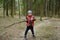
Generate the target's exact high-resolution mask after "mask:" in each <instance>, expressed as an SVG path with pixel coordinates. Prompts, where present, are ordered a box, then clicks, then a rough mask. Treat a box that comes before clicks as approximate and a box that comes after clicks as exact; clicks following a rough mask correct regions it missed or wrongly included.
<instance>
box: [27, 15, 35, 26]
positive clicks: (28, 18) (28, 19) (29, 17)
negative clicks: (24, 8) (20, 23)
mask: <svg viewBox="0 0 60 40" xmlns="http://www.w3.org/2000/svg"><path fill="white" fill-rule="evenodd" d="M26 18H27V22H26V25H27V26H29V25H30V20H31V18H32V19H33V20H34V16H27V17H26ZM33 20H32V26H33V27H34V21H33Z"/></svg>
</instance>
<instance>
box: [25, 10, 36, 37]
mask: <svg viewBox="0 0 60 40" xmlns="http://www.w3.org/2000/svg"><path fill="white" fill-rule="evenodd" d="M26 19H27V22H26V25H27V28H26V31H25V38H26V35H27V33H28V31H29V30H31V32H32V36H33V37H35V35H34V21H35V18H34V16H33V15H32V11H31V10H29V11H28V15H27V17H26Z"/></svg>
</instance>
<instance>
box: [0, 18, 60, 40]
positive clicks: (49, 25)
mask: <svg viewBox="0 0 60 40" xmlns="http://www.w3.org/2000/svg"><path fill="white" fill-rule="evenodd" d="M22 20H23V19H17V18H11V17H7V18H0V40H25V39H24V32H25V29H26V25H25V22H24V23H19V24H15V25H13V26H11V27H8V28H6V27H7V26H9V25H11V24H13V23H17V22H19V21H22ZM34 30H35V36H36V38H33V37H32V34H31V32H30V31H29V32H28V35H27V40H60V19H58V18H49V19H47V20H43V21H39V20H37V21H36V22H35V27H34Z"/></svg>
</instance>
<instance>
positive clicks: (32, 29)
mask: <svg viewBox="0 0 60 40" xmlns="http://www.w3.org/2000/svg"><path fill="white" fill-rule="evenodd" d="M31 32H32V35H33V37H35V35H34V28H33V27H31Z"/></svg>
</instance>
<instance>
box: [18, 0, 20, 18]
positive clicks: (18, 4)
mask: <svg viewBox="0 0 60 40" xmlns="http://www.w3.org/2000/svg"><path fill="white" fill-rule="evenodd" d="M18 10H19V19H20V1H19V0H18Z"/></svg>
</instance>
